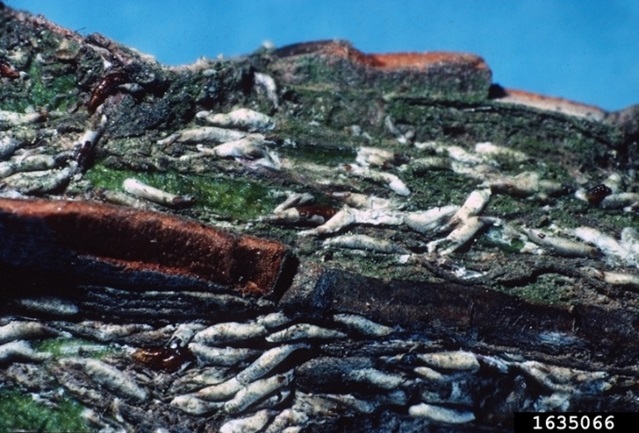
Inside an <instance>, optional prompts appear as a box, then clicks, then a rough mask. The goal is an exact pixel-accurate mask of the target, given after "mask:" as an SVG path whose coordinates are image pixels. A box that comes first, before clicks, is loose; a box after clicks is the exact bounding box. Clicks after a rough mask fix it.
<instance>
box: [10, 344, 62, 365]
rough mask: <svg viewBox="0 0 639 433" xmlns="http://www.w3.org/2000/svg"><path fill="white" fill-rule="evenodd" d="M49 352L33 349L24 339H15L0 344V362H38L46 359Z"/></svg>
mask: <svg viewBox="0 0 639 433" xmlns="http://www.w3.org/2000/svg"><path fill="white" fill-rule="evenodd" d="M50 356H51V354H50V353H46V352H38V351H36V350H33V349H32V348H31V346H29V344H28V343H27V342H26V341H24V340H16V341H12V342H10V343H5V344H0V363H3V364H4V363H10V362H14V361H17V362H20V361H22V362H24V361H28V362H40V361H44V360H45V359H48V358H49V357H50Z"/></svg>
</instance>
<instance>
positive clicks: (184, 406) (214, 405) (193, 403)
mask: <svg viewBox="0 0 639 433" xmlns="http://www.w3.org/2000/svg"><path fill="white" fill-rule="evenodd" d="M170 404H171V406H173V407H176V408H178V409H180V410H181V411H182V412H186V413H188V414H191V415H206V414H209V413H212V412H217V411H219V410H221V409H222V408H223V407H224V403H219V402H210V401H204V400H200V399H199V398H197V397H196V396H194V395H191V394H186V395H178V396H177V397H175V398H173V400H171V403H170Z"/></svg>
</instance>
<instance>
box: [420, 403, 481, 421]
mask: <svg viewBox="0 0 639 433" xmlns="http://www.w3.org/2000/svg"><path fill="white" fill-rule="evenodd" d="M408 413H409V414H410V415H411V416H413V417H421V418H429V419H431V420H433V421H436V422H441V423H446V424H466V423H469V422H472V421H474V420H475V415H474V414H473V413H472V412H471V411H460V410H456V409H448V408H446V407H443V406H437V405H434V404H427V403H420V404H416V405H413V406H411V407H409V408H408Z"/></svg>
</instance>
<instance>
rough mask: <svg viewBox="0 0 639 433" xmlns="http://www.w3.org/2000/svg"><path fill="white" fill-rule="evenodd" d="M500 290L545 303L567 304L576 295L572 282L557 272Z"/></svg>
mask: <svg viewBox="0 0 639 433" xmlns="http://www.w3.org/2000/svg"><path fill="white" fill-rule="evenodd" d="M501 291H505V292H506V293H508V294H510V295H513V296H517V297H519V298H522V299H525V300H527V301H531V302H534V303H538V304H545V305H567V304H569V303H570V301H571V300H573V299H574V298H575V296H576V293H575V288H574V283H573V282H572V281H570V280H569V279H568V278H566V277H564V276H562V275H558V274H543V275H540V276H538V277H537V278H536V279H535V281H532V282H529V283H528V284H526V285H525V286H522V287H514V288H511V289H502V290H501Z"/></svg>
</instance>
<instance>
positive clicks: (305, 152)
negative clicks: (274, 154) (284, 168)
mask: <svg viewBox="0 0 639 433" xmlns="http://www.w3.org/2000/svg"><path fill="white" fill-rule="evenodd" d="M281 153H282V156H284V157H285V158H290V159H293V160H298V161H304V162H312V163H314V164H318V165H325V166H328V167H331V166H333V167H334V166H337V165H338V164H347V163H353V162H355V156H356V152H355V150H354V149H351V148H344V147H325V146H312V145H305V146H296V147H292V146H291V147H283V148H281Z"/></svg>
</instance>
